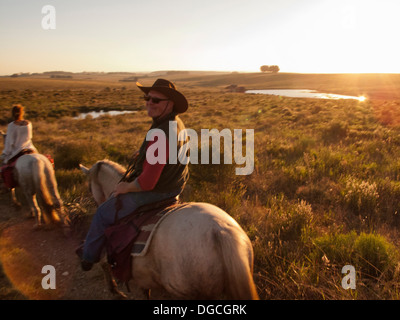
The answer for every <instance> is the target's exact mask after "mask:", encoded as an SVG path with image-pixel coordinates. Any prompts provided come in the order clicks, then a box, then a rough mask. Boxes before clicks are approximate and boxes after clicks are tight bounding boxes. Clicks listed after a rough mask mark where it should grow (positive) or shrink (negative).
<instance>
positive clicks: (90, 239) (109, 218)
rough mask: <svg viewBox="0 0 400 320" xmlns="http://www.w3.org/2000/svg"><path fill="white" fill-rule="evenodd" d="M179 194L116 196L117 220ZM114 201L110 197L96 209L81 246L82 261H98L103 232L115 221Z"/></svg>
mask: <svg viewBox="0 0 400 320" xmlns="http://www.w3.org/2000/svg"><path fill="white" fill-rule="evenodd" d="M179 194H180V191H175V192H170V193H156V192H151V191H146V192H130V193H125V194H121V195H119V196H118V197H119V199H120V204H121V205H122V207H121V208H120V210H119V211H118V219H121V218H124V217H126V216H127V215H129V214H131V213H132V212H133V211H134V210H135V209H137V208H139V207H140V206H142V205H145V204H149V203H153V202H157V201H161V200H165V199H168V198H172V197H175V196H177V195H179ZM116 201H117V198H116V197H114V196H112V197H111V198H109V199H108V200H107V201H105V202H103V203H102V204H101V205H100V206H99V207H98V208H97V211H96V213H95V215H94V216H93V220H92V223H91V225H90V228H89V231H88V233H87V235H86V240H85V243H84V246H83V257H82V258H83V259H84V260H86V261H88V262H92V263H95V262H99V261H100V258H101V254H102V251H103V248H104V244H105V235H104V232H105V230H106V229H107V228H108V227H109V226H111V225H113V224H114V221H115V213H116Z"/></svg>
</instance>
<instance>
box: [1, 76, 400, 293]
mask: <svg viewBox="0 0 400 320" xmlns="http://www.w3.org/2000/svg"><path fill="white" fill-rule="evenodd" d="M165 77H167V76H165ZM167 78H170V79H172V80H173V81H175V82H176V84H177V86H178V88H179V89H180V90H181V91H182V92H183V93H184V94H185V95H186V97H187V98H188V101H189V104H190V109H189V110H188V112H187V113H185V114H183V115H182V119H183V120H184V122H185V125H186V127H188V128H192V129H195V130H196V131H198V132H199V131H200V129H213V128H216V129H218V130H222V129H224V128H228V129H231V130H233V129H243V130H245V129H254V132H255V138H254V139H255V141H254V145H255V170H254V172H253V173H252V174H251V175H248V176H237V175H235V171H234V170H235V167H236V165H224V164H220V165H216V164H215V165H194V164H192V165H191V166H190V170H191V178H190V180H189V184H188V187H187V188H186V189H185V191H184V194H183V199H184V200H186V201H206V202H210V203H213V204H215V205H217V206H219V207H221V208H223V209H224V210H226V211H227V212H228V213H229V214H231V215H232V216H233V217H234V218H235V219H236V220H237V221H238V222H239V223H240V224H241V225H242V227H243V228H244V230H245V231H246V232H247V234H248V235H249V237H250V239H251V240H252V243H253V247H254V252H255V273H254V278H255V281H256V284H257V288H258V291H259V294H260V297H261V298H262V299H398V298H399V295H400V286H399V283H400V282H399V276H400V274H399V270H400V269H399V262H400V256H399V250H398V248H399V244H400V242H399V240H400V239H399V233H398V228H399V224H400V218H399V216H400V160H399V159H400V136H399V133H400V127H399V125H400V112H399V110H400V108H399V107H400V96H399V94H400V75H398V74H385V75H374V74H366V75H318V74H284V73H282V74H276V75H272V74H262V73H251V74H242V73H218V74H217V73H207V74H203V73H185V74H171V75H170V76H168V77H167ZM154 80H155V77H151V76H150V77H146V78H143V79H142V78H140V79H139V81H140V82H142V83H143V84H149V85H151V84H152V83H153V82H154ZM231 84H236V85H239V86H244V87H246V88H247V89H269V88H285V89H291V88H297V89H314V90H318V91H321V92H329V93H338V94H349V95H357V96H358V95H364V96H366V97H367V100H366V101H364V102H360V101H356V100H319V99H299V98H285V97H278V96H267V95H248V94H243V93H229V92H226V91H225V90H224V88H225V87H226V86H228V85H231ZM141 96H142V95H141V93H140V91H139V90H138V89H137V88H136V86H135V84H134V82H118V77H116V76H115V75H113V77H110V76H109V77H107V75H98V76H97V77H94V78H92V79H83V78H82V79H81V78H80V79H75V78H74V79H56V80H55V79H44V78H34V77H28V78H15V79H11V78H0V129H2V130H6V125H7V123H8V122H9V121H10V109H11V106H12V104H14V103H21V104H22V105H24V106H25V108H26V113H27V115H26V118H27V119H29V120H31V121H32V122H33V126H34V143H35V145H36V147H37V148H38V149H39V151H40V152H42V153H49V154H51V155H53V157H54V159H55V164H56V177H57V181H58V184H59V189H60V192H61V196H62V198H63V200H64V201H65V203H66V204H67V208H69V210H71V211H72V208H75V209H74V210H75V211H76V208H77V207H79V208H80V209H79V210H78V211H79V212H80V213H82V214H85V215H87V216H89V217H90V215H91V214H93V213H94V210H95V207H94V203H93V201H92V200H91V197H90V194H89V193H88V190H87V187H86V185H85V179H84V177H83V174H81V172H80V171H79V170H78V164H79V163H83V164H85V165H87V166H90V165H92V164H93V163H94V162H96V161H97V160H100V159H103V158H109V159H111V160H114V161H117V162H119V163H121V164H123V165H126V164H127V163H128V161H129V158H130V155H131V154H132V151H133V150H136V149H137V148H138V147H139V145H140V144H141V141H142V139H143V137H144V135H145V133H146V131H147V130H148V129H149V127H150V121H149V119H148V118H147V116H146V113H145V111H144V108H143V105H144V103H143V100H142V99H141ZM101 109H104V110H111V109H113V110H115V109H117V110H122V109H129V110H137V111H138V112H137V113H135V114H134V115H128V116H116V117H109V116H105V117H101V118H98V119H84V120H74V119H72V116H74V115H77V114H78V113H80V112H83V111H88V110H101ZM1 146H2V145H1ZM82 232H83V231H82ZM348 264H350V265H353V266H354V267H355V270H356V273H357V282H356V285H357V287H356V289H354V290H352V289H349V290H345V289H343V288H342V286H341V281H342V278H343V276H344V275H343V274H342V273H341V269H342V267H343V266H345V265H348Z"/></svg>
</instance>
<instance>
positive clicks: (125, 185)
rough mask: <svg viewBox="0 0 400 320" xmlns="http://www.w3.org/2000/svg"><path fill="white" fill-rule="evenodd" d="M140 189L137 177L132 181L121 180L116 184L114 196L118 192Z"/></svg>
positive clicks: (137, 190)
mask: <svg viewBox="0 0 400 320" xmlns="http://www.w3.org/2000/svg"><path fill="white" fill-rule="evenodd" d="M140 191H142V189H141V188H140V185H139V183H138V182H137V179H135V180H134V181H132V182H125V181H122V182H120V183H118V184H117V186H116V187H115V191H114V196H115V197H116V196H118V195H119V194H124V193H129V192H140Z"/></svg>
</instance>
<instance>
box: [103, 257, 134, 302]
mask: <svg viewBox="0 0 400 320" xmlns="http://www.w3.org/2000/svg"><path fill="white" fill-rule="evenodd" d="M101 267H102V268H103V271H104V278H105V281H106V283H107V285H108V289H109V290H110V292H111V293H112V294H115V295H117V298H119V299H127V298H128V297H127V295H126V294H125V293H123V292H122V291H120V290H119V289H118V285H117V283H116V282H115V280H114V278H113V277H112V274H111V267H110V265H109V264H108V263H107V262H106V261H103V262H102V263H101Z"/></svg>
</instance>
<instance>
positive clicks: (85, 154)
mask: <svg viewBox="0 0 400 320" xmlns="http://www.w3.org/2000/svg"><path fill="white" fill-rule="evenodd" d="M104 157H105V153H104V152H103V151H102V150H101V148H100V147H99V145H98V144H97V143H95V142H92V141H90V142H76V141H74V142H71V143H69V142H66V143H61V144H59V145H58V146H57V147H56V151H55V156H54V163H55V166H56V168H60V169H75V168H78V167H79V164H80V163H82V162H83V163H86V162H90V163H94V162H96V161H97V160H99V159H102V158H104Z"/></svg>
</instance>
